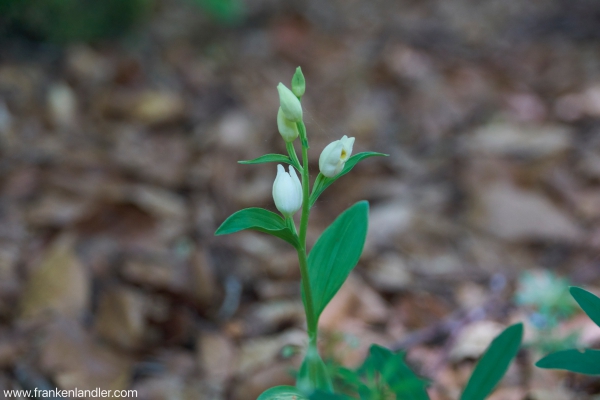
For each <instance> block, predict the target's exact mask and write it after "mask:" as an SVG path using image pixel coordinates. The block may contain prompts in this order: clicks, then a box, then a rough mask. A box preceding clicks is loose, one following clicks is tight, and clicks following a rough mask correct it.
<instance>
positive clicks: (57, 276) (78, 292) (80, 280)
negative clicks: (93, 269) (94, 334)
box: [20, 235, 90, 318]
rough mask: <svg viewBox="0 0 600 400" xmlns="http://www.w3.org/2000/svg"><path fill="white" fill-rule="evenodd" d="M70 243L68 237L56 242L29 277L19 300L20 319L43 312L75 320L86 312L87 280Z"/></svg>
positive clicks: (72, 239)
mask: <svg viewBox="0 0 600 400" xmlns="http://www.w3.org/2000/svg"><path fill="white" fill-rule="evenodd" d="M74 242H75V239H74V237H72V236H70V235H65V236H61V237H59V238H58V239H56V240H55V241H54V243H53V244H52V245H51V246H50V248H49V249H48V250H47V251H46V253H45V255H44V257H43V259H42V261H41V265H40V266H39V267H38V268H37V269H35V270H34V271H33V272H32V273H31V276H30V277H29V279H28V280H27V283H26V285H25V290H24V293H23V296H22V298H21V304H20V311H21V316H22V317H23V318H32V317H36V316H38V315H40V314H42V313H44V312H47V311H50V312H53V313H56V314H59V315H64V316H72V317H78V316H80V315H81V314H82V313H83V312H84V311H85V310H86V309H87V308H88V304H89V297H90V277H89V275H88V273H87V271H86V270H85V268H84V266H83V265H82V263H81V262H80V260H79V258H78V257H77V255H76V254H75V250H74Z"/></svg>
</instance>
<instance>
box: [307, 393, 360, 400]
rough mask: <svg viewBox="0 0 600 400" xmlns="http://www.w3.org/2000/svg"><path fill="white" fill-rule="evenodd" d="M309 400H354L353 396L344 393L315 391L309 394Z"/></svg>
mask: <svg viewBox="0 0 600 400" xmlns="http://www.w3.org/2000/svg"><path fill="white" fill-rule="evenodd" d="M310 400H354V398H352V397H349V396H346V395H345V394H333V393H325V392H321V391H317V392H315V393H313V394H312V395H310Z"/></svg>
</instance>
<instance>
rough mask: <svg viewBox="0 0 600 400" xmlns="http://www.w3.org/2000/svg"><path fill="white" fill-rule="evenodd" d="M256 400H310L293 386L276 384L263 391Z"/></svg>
mask: <svg viewBox="0 0 600 400" xmlns="http://www.w3.org/2000/svg"><path fill="white" fill-rule="evenodd" d="M256 400H308V397H306V396H305V395H304V394H303V393H302V392H301V391H299V390H298V389H296V388H295V387H293V386H275V387H272V388H271V389H268V390H266V391H264V392H263V394H261V395H260V396H258V399H256Z"/></svg>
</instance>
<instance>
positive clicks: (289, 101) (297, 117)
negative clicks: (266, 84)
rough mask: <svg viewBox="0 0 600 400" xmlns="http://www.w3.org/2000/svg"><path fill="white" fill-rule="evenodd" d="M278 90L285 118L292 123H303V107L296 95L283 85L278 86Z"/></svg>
mask: <svg viewBox="0 0 600 400" xmlns="http://www.w3.org/2000/svg"><path fill="white" fill-rule="evenodd" d="M277 90H278V91H279V104H280V106H281V109H282V110H283V114H284V115H285V117H286V118H287V119H289V120H290V121H292V122H300V121H302V105H300V100H298V98H297V97H296V95H295V94H294V93H292V91H291V90H290V89H288V88H287V87H286V86H285V85H284V84H283V83H279V85H277Z"/></svg>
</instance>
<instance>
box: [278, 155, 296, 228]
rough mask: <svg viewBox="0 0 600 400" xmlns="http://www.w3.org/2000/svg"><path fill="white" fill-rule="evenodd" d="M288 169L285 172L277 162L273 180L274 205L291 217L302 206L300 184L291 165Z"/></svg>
mask: <svg viewBox="0 0 600 400" xmlns="http://www.w3.org/2000/svg"><path fill="white" fill-rule="evenodd" d="M289 171H290V172H289V173H287V172H285V168H283V166H282V165H281V164H278V165H277V177H276V178H275V182H273V200H275V207H277V209H278V210H279V212H280V213H282V214H283V215H284V216H285V217H291V216H292V215H294V214H295V213H296V211H298V210H299V209H300V207H302V184H301V183H300V180H299V179H298V175H296V170H294V168H293V167H292V166H291V165H290V168H289Z"/></svg>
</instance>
